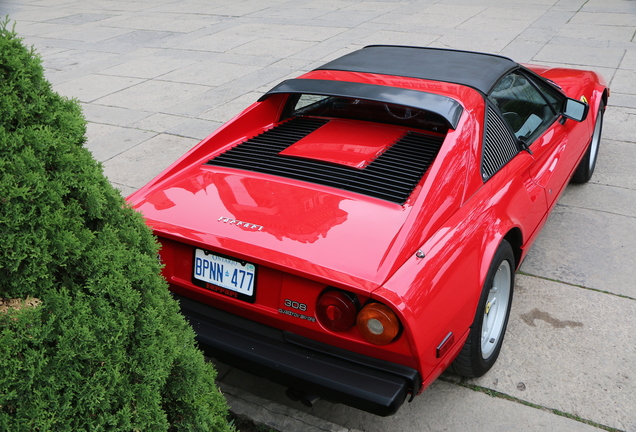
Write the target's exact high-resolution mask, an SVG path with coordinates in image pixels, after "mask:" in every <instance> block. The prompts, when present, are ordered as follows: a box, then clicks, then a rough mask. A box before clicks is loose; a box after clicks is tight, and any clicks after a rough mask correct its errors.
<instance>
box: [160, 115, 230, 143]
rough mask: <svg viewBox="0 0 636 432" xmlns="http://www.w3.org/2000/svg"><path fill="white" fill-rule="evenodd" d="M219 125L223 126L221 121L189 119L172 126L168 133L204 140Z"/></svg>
mask: <svg viewBox="0 0 636 432" xmlns="http://www.w3.org/2000/svg"><path fill="white" fill-rule="evenodd" d="M219 126H221V123H220V122H213V121H208V120H202V119H187V120H186V121H184V122H182V123H179V124H178V125H176V126H174V127H173V128H170V129H169V130H168V131H167V133H169V134H172V135H178V136H182V137H187V138H194V139H197V140H202V139H203V138H205V137H207V136H208V135H210V134H211V133H212V132H214V131H215V130H216V129H217V128H218V127H219Z"/></svg>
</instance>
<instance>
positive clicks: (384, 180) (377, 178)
mask: <svg viewBox="0 0 636 432" xmlns="http://www.w3.org/2000/svg"><path fill="white" fill-rule="evenodd" d="M327 122H328V120H322V119H310V118H295V119H292V120H290V121H288V122H285V123H283V124H281V125H278V126H276V127H274V128H272V129H270V130H267V131H265V132H263V133H261V134H260V135H257V136H255V137H253V138H250V139H248V140H247V141H245V142H243V143H241V144H239V145H237V146H235V147H233V148H231V149H229V150H227V151H226V152H224V153H222V154H220V155H218V156H217V157H215V158H214V159H211V160H210V161H208V162H207V164H208V165H215V166H223V167H229V168H237V169H243V170H248V171H255V172H260V173H264V174H271V175H276V176H281V177H287V178H292V179H296V180H302V181H307V182H311V183H316V184H321V185H325V186H331V187H335V188H340V189H344V190H347V191H351V192H357V193H361V194H364V195H368V196H372V197H375V198H380V199H384V200H387V201H391V202H395V203H398V204H404V202H406V200H407V199H408V197H409V196H410V195H411V193H412V192H413V189H414V188H415V186H416V185H417V184H418V183H419V181H420V179H421V178H422V176H423V175H424V173H425V172H426V170H427V169H428V167H429V166H430V165H431V163H432V162H433V160H434V159H435V157H436V156H437V153H438V152H439V149H440V147H441V145H442V142H443V141H444V139H443V138H442V137H436V136H430V135H425V134H421V133H416V132H409V133H407V134H405V135H404V136H403V137H402V138H400V139H399V140H398V141H397V142H396V143H395V144H393V145H392V146H391V147H389V148H388V149H387V150H386V151H385V152H384V153H382V154H381V155H380V156H378V158H377V159H375V160H374V161H373V162H371V163H370V164H369V165H368V166H367V167H366V168H365V169H363V170H359V169H357V168H352V167H349V166H344V165H337V164H332V163H328V162H322V161H318V160H311V159H303V158H297V157H291V156H281V155H279V154H278V153H280V152H281V151H283V150H284V149H286V148H287V147H289V146H290V145H292V144H294V143H296V142H298V141H299V140H300V139H301V138H303V137H305V136H307V135H308V134H310V133H311V132H313V131H314V130H316V129H318V128H319V127H320V126H322V125H324V124H326V123H327Z"/></svg>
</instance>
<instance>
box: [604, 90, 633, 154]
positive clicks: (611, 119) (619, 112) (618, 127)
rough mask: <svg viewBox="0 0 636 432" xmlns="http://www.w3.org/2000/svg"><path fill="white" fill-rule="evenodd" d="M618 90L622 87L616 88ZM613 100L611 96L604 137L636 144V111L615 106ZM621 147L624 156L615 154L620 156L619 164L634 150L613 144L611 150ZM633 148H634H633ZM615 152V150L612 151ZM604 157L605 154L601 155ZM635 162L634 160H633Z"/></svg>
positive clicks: (606, 113) (606, 114) (605, 120)
mask: <svg viewBox="0 0 636 432" xmlns="http://www.w3.org/2000/svg"><path fill="white" fill-rule="evenodd" d="M614 88H615V89H618V88H620V87H618V86H617V87H614ZM621 90H622V88H621ZM612 103H613V98H612V97H611V96H610V101H609V107H608V108H607V110H606V111H605V119H604V121H603V137H604V138H606V139H608V140H615V141H624V142H626V143H635V142H636V109H634V108H624V107H617V106H613V105H612ZM617 146H618V147H620V148H621V150H624V151H625V153H624V154H614V155H613V156H618V160H614V161H615V162H617V163H621V160H622V159H624V158H625V155H629V154H630V153H632V152H633V150H629V147H625V146H623V145H621V144H611V145H610V146H609V147H610V149H612V148H614V147H617ZM632 147H633V146H632ZM610 151H613V150H610ZM601 156H603V153H601ZM631 161H632V162H633V159H632V160H631ZM632 166H636V165H632Z"/></svg>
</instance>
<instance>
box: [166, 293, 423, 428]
mask: <svg viewBox="0 0 636 432" xmlns="http://www.w3.org/2000/svg"><path fill="white" fill-rule="evenodd" d="M175 298H176V299H177V300H179V302H180V304H181V310H182V312H183V314H184V315H185V317H186V318H187V319H188V321H190V323H191V324H192V327H193V328H194V331H195V332H196V334H197V341H198V343H199V346H200V348H201V349H202V350H203V351H204V352H205V353H206V355H209V356H211V357H214V358H216V359H218V360H220V361H222V362H224V363H227V364H229V365H231V366H235V367H238V368H240V369H243V370H246V371H248V372H250V373H253V374H255V375H260V376H263V377H266V378H268V379H270V380H272V381H274V382H277V383H280V384H282V385H285V386H287V387H289V388H291V389H294V390H297V391H300V392H304V393H308V394H314V395H318V396H320V397H322V398H324V399H327V400H330V401H332V402H337V403H342V404H346V405H349V406H352V407H355V408H358V409H361V410H364V411H368V412H371V413H373V414H377V415H381V416H387V415H391V414H394V413H395V412H396V411H397V410H398V408H399V407H400V406H401V405H402V403H403V402H404V400H405V399H406V396H407V395H408V394H409V393H411V394H412V395H413V394H415V393H416V392H417V391H418V390H419V387H420V385H421V382H422V381H421V378H420V374H419V373H418V372H417V371H416V370H415V369H412V368H409V367H406V366H402V365H399V364H395V363H390V362H386V361H383V360H378V359H375V358H372V357H367V356H363V355H360V354H357V353H353V352H350V351H346V350H342V349H339V348H335V347H332V346H329V345H325V344H322V343H319V342H316V341H313V340H310V339H307V338H304V337H301V336H298V335H296V334H293V333H289V332H284V331H280V330H277V329H274V328H272V327H267V326H264V325H262V324H258V323H255V322H253V321H250V320H246V319H244V318H240V317H237V316H236V315H232V314H228V313H227V312H224V311H221V310H218V309H215V308H212V307H210V306H207V305H204V304H202V303H199V302H196V301H193V300H190V299H188V298H185V297H182V296H179V295H175Z"/></svg>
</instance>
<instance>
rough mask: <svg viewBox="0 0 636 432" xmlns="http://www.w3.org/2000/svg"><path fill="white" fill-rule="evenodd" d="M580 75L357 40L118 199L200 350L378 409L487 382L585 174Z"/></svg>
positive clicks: (599, 88) (586, 89)
mask: <svg viewBox="0 0 636 432" xmlns="http://www.w3.org/2000/svg"><path fill="white" fill-rule="evenodd" d="M608 97H609V90H608V88H607V85H606V84H605V82H604V80H603V78H602V77H600V76H599V75H598V74H596V73H594V72H589V71H580V70H572V69H564V68H549V67H539V66H521V65H519V64H517V63H515V62H514V61H512V60H510V59H508V58H505V57H501V56H497V55H490V54H481V53H474V52H466V51H455V50H447V49H433V48H418V47H403V46H369V47H366V48H363V49H360V50H358V51H355V52H352V53H350V54H348V55H345V56H343V57H340V58H338V59H336V60H333V61H331V62H329V63H327V64H325V65H324V66H322V67H319V68H317V69H315V70H313V71H311V72H309V73H306V74H304V75H302V76H300V77H299V78H296V79H290V80H286V81H284V82H282V83H280V84H279V85H277V86H276V87H274V88H273V89H272V90H270V91H269V92H267V93H266V94H264V95H263V96H262V97H261V98H260V99H259V100H258V101H257V102H256V103H254V104H253V105H251V106H250V107H248V108H247V109H246V110H245V111H243V112H242V113H241V114H239V115H238V116H237V117H235V118H234V119H232V120H231V121H230V122H228V123H227V124H225V125H224V126H223V127H221V128H219V129H218V130H217V131H215V132H214V133H213V134H212V135H210V136H209V137H207V138H206V139H204V140H203V141H202V142H201V143H200V144H198V145H197V146H196V147H195V148H193V149H192V150H191V151H189V152H188V153H187V154H186V155H184V156H183V157H181V158H180V159H179V160H178V161H177V162H175V163H174V164H173V165H172V166H170V167H169V168H168V169H166V170H165V171H164V172H163V173H161V174H160V175H159V176H158V177H156V178H155V179H154V180H152V181H151V182H150V183H149V184H148V185H146V186H145V187H143V188H142V189H140V190H139V191H138V192H136V193H134V194H132V195H131V196H130V197H129V201H130V202H131V203H132V205H133V206H134V207H135V208H136V209H138V210H139V211H140V212H142V213H143V215H144V216H145V217H146V219H147V222H148V225H149V226H150V227H152V229H153V230H154V232H155V233H156V235H157V236H158V238H159V241H160V243H161V246H162V248H161V258H162V260H163V262H164V263H165V268H164V275H165V278H166V279H167V280H168V282H169V284H170V288H171V290H172V291H173V292H174V294H175V296H176V298H177V299H179V301H180V304H181V307H182V310H183V313H184V315H185V316H186V317H187V318H188V319H189V321H190V322H191V323H192V325H193V327H194V329H195V331H196V333H197V337H198V342H199V344H200V346H201V348H202V349H203V350H204V351H205V352H206V353H208V354H209V355H211V356H213V357H216V358H218V359H220V360H221V361H224V362H226V363H229V364H231V365H234V366H237V367H240V368H244V369H246V370H248V371H251V372H253V373H255V374H259V375H262V376H265V377H268V378H270V379H271V380H273V381H276V382H279V383H282V384H284V385H286V386H288V387H289V388H290V391H289V392H288V393H289V394H290V395H291V396H293V397H295V398H298V399H301V400H302V401H304V402H306V403H310V402H311V400H313V398H314V397H316V396H320V397H324V398H325V399H328V400H331V401H334V402H340V403H344V404H348V405H351V406H354V407H357V408H359V409H362V410H366V411H369V412H372V413H375V414H378V415H390V414H392V413H395V412H396V410H397V409H398V408H399V407H400V406H401V404H402V403H403V402H404V401H405V400H406V398H407V397H410V398H411V399H412V398H413V396H415V395H416V394H418V393H419V392H421V391H422V390H423V389H425V388H426V387H427V386H428V385H429V384H431V382H433V381H434V380H435V379H436V378H437V377H438V376H439V375H440V374H441V373H442V372H443V371H444V370H445V369H447V368H450V369H451V370H452V371H454V372H455V373H458V374H460V375H463V376H467V377H475V376H480V375H483V374H484V373H486V372H487V371H488V370H489V369H490V368H491V366H492V365H493V364H494V362H495V361H496V359H497V356H498V354H499V351H500V349H501V345H502V341H503V338H504V333H505V331H506V325H507V322H508V316H509V312H510V305H511V302H512V295H513V286H514V274H515V270H516V269H518V268H519V266H520V264H521V262H522V261H523V259H524V256H525V255H526V253H527V251H528V249H529V248H530V246H531V244H532V242H533V240H534V239H535V238H536V236H537V234H538V233H539V231H540V228H541V227H542V225H543V224H544V223H545V221H546V219H547V217H548V214H549V213H550V210H551V209H552V208H553V207H554V205H555V203H556V201H557V199H558V197H559V195H560V194H561V192H562V191H563V190H564V188H565V186H566V185H567V184H568V182H570V181H573V182H577V183H582V182H586V181H588V180H589V179H590V177H591V176H592V173H593V171H594V166H595V163H596V157H597V152H598V148H599V141H600V136H601V127H602V120H603V112H604V110H605V106H606V105H607V99H608Z"/></svg>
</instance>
